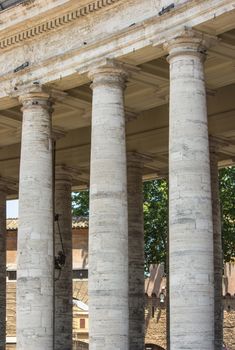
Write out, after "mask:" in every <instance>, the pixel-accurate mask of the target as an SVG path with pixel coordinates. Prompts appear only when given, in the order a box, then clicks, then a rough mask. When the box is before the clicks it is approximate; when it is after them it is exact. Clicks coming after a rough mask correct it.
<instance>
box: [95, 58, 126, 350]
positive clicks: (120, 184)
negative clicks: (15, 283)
mask: <svg viewBox="0 0 235 350" xmlns="http://www.w3.org/2000/svg"><path fill="white" fill-rule="evenodd" d="M90 77H91V79H92V80H93V85H92V86H93V104H92V135H91V174H90V227H89V279H88V286H89V328H90V330H89V334H90V344H89V348H90V350H110V349H116V350H118V349H119V350H127V349H128V322H129V317H128V223H127V176H126V142H125V115H124V99H123V93H124V88H125V80H126V77H127V75H126V72H125V71H124V70H123V69H122V67H120V66H118V65H116V64H114V63H112V62H109V63H108V64H107V65H106V66H104V67H101V68H97V69H94V70H93V71H92V72H91V73H90Z"/></svg>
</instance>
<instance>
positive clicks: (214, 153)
mask: <svg viewBox="0 0 235 350" xmlns="http://www.w3.org/2000/svg"><path fill="white" fill-rule="evenodd" d="M210 164H211V193H212V213H213V236H214V279H215V299H214V303H215V305H214V307H215V309H214V312H215V318H214V320H215V350H221V349H222V346H223V304H222V303H223V301H222V277H223V258H222V237H221V212H220V194H219V172H218V145H216V143H215V142H214V140H213V139H211V140H210Z"/></svg>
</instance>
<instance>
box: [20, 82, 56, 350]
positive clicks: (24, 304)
mask: <svg viewBox="0 0 235 350" xmlns="http://www.w3.org/2000/svg"><path fill="white" fill-rule="evenodd" d="M31 91H32V90H29V92H28V93H25V94H22V95H21V96H20V101H21V102H22V104H23V108H22V111H23V125H22V141H21V163H20V184H19V218H20V221H19V232H18V252H17V257H18V264H17V274H18V276H17V350H26V349H27V350H42V349H47V350H51V349H53V278H54V252H53V205H52V204H53V199H52V190H53V184H52V141H51V103H50V99H49V95H48V94H47V93H45V92H43V91H42V90H41V89H40V87H39V86H38V87H37V86H35V87H34V92H31Z"/></svg>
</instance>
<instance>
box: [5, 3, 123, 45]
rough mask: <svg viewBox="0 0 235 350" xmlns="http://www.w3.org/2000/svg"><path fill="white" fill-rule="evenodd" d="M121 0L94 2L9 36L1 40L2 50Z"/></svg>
mask: <svg viewBox="0 0 235 350" xmlns="http://www.w3.org/2000/svg"><path fill="white" fill-rule="evenodd" d="M119 1H120V0H95V1H92V2H90V3H88V4H86V5H84V6H82V7H80V8H78V9H76V10H72V11H69V12H68V13H66V14H63V15H61V16H58V17H56V18H53V19H51V20H49V21H45V22H43V23H40V24H38V25H35V26H32V27H29V28H27V29H25V30H23V31H20V32H18V33H15V34H14V35H11V36H8V37H6V38H4V39H0V49H1V50H3V49H6V48H9V47H10V46H13V45H16V44H18V43H20V42H22V41H25V40H27V39H31V38H33V37H35V36H38V35H41V34H44V33H46V32H48V31H50V30H54V29H56V28H59V27H61V26H63V25H66V24H67V23H71V22H73V21H76V20H78V19H79V18H81V17H84V16H87V15H89V14H90V13H92V12H96V11H98V10H100V9H102V8H104V7H106V6H108V5H112V4H114V3H117V2H119Z"/></svg>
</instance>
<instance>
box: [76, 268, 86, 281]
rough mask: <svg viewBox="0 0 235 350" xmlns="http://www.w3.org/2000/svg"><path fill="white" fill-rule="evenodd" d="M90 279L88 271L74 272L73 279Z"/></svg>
mask: <svg viewBox="0 0 235 350" xmlns="http://www.w3.org/2000/svg"><path fill="white" fill-rule="evenodd" d="M87 278H88V270H87V269H79V270H73V279H79V280H83V279H87Z"/></svg>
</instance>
